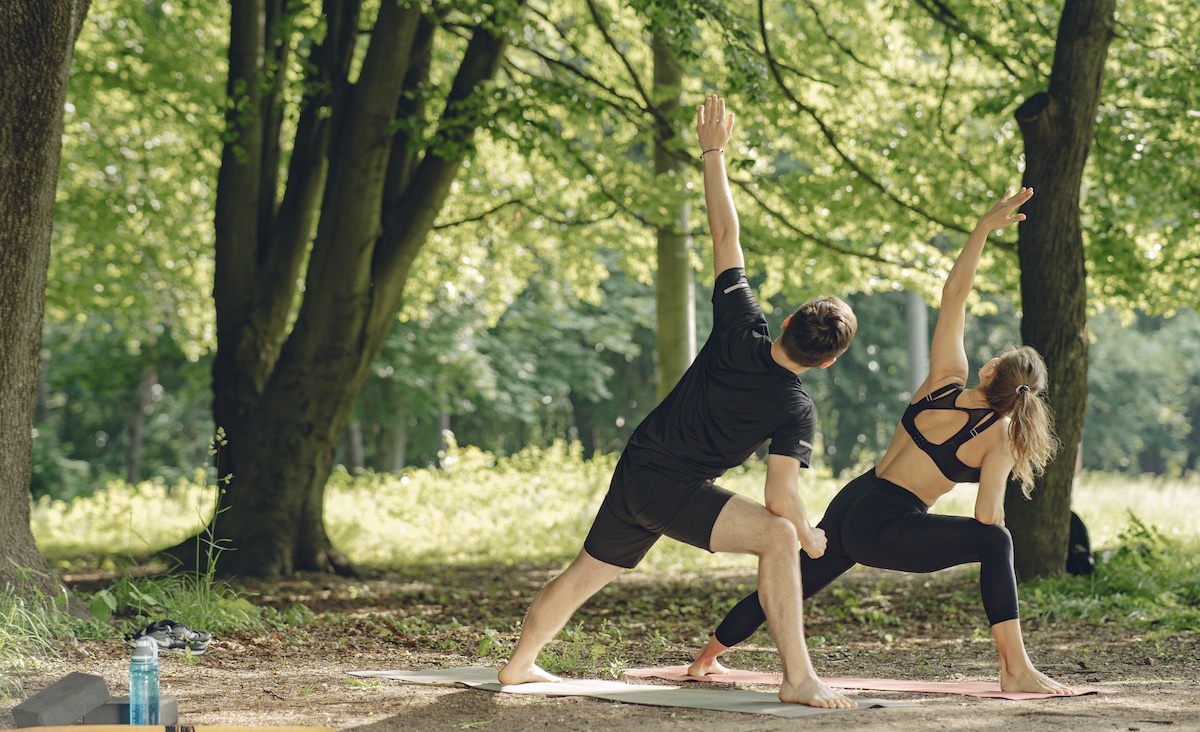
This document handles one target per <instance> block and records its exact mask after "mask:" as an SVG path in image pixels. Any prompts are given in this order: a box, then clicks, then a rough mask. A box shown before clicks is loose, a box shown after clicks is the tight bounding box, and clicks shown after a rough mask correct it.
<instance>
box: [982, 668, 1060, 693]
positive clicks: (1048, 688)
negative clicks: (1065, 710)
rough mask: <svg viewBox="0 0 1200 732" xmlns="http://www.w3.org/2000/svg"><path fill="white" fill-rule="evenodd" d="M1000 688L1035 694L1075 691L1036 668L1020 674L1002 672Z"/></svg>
mask: <svg viewBox="0 0 1200 732" xmlns="http://www.w3.org/2000/svg"><path fill="white" fill-rule="evenodd" d="M1000 688H1001V690H1003V691H1028V692H1032V693H1035V694H1061V695H1064V696H1065V695H1070V694H1074V693H1075V690H1074V689H1072V688H1071V687H1069V686H1067V685H1066V684H1060V683H1058V682H1057V681H1055V680H1054V679H1052V678H1050V677H1049V676H1047V675H1046V674H1044V673H1042V672H1041V671H1038V670H1037V669H1036V668H1029V669H1026V670H1025V671H1022V672H1019V673H1006V672H1004V671H1001V672H1000Z"/></svg>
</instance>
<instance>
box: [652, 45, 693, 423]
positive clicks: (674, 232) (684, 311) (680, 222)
mask: <svg viewBox="0 0 1200 732" xmlns="http://www.w3.org/2000/svg"><path fill="white" fill-rule="evenodd" d="M652 45H653V48H654V92H653V97H654V101H655V105H656V108H657V113H658V118H659V124H658V126H657V129H656V131H655V139H654V143H655V144H654V173H655V175H657V176H658V177H659V179H660V180H661V181H663V183H662V190H664V191H667V192H668V193H667V197H668V198H669V200H670V204H669V210H670V211H672V212H673V213H674V215H675V217H674V220H672V221H669V222H664V223H662V224H660V225H659V226H658V231H657V232H656V234H657V239H658V275H657V278H656V279H655V293H654V299H655V305H656V309H657V325H656V335H657V355H658V362H657V363H658V366H657V373H656V376H657V379H658V381H657V384H658V400H659V401H662V399H663V398H664V397H666V395H667V394H668V393H670V391H671V389H673V388H674V387H675V384H676V383H677V382H678V381H679V379H680V377H682V376H683V372H684V371H687V369H688V366H690V365H691V364H692V359H693V358H695V355H696V278H695V274H694V273H693V272H692V237H691V236H689V235H688V234H687V232H688V214H689V213H690V211H691V205H690V203H689V201H688V197H687V193H688V191H687V190H686V189H685V188H684V187H683V180H684V170H685V163H684V162H683V161H681V160H680V159H679V156H678V155H677V154H675V150H676V146H678V145H679V133H678V131H677V130H676V129H675V127H674V125H673V123H672V120H674V118H675V115H676V113H677V112H678V110H679V107H680V104H681V101H680V100H681V96H682V92H683V73H682V71H680V69H679V64H678V63H677V62H676V60H675V58H674V56H673V55H672V54H671V49H670V47H669V45H668V44H667V42H666V41H665V40H664V39H662V38H660V37H659V36H658V35H655V37H654V39H653V41H652Z"/></svg>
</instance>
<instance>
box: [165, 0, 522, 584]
mask: <svg viewBox="0 0 1200 732" xmlns="http://www.w3.org/2000/svg"><path fill="white" fill-rule="evenodd" d="M493 7H494V8H495V10H496V12H497V13H503V14H504V21H505V22H507V21H508V20H510V19H511V18H512V17H514V16H515V15H516V13H514V12H512V11H514V9H515V8H519V7H520V4H519V3H518V2H509V3H495V4H494V5H493ZM360 10H361V2H360V0H326V3H325V7H324V19H325V28H324V29H322V30H323V33H322V34H321V41H320V43H319V45H316V46H314V48H313V50H312V53H311V54H310V57H309V58H308V59H307V61H306V64H305V66H306V68H307V69H308V73H309V74H310V78H309V79H307V81H306V83H305V85H304V88H305V94H306V96H305V98H304V100H303V101H302V103H301V108H300V110H299V119H298V121H297V122H296V124H295V132H294V140H293V141H292V144H291V145H290V146H287V145H285V146H280V145H278V144H277V142H278V140H279V135H280V132H281V130H283V129H285V128H284V126H283V123H282V120H283V118H284V115H282V114H281V113H280V106H279V105H280V100H281V99H282V98H283V97H285V96H286V95H284V94H282V93H281V89H283V88H284V86H285V85H284V83H283V81H282V80H281V79H280V78H279V77H278V76H277V74H279V73H283V71H284V70H286V69H288V68H289V67H290V66H291V64H290V60H289V56H290V54H291V48H290V47H289V45H288V44H289V43H290V42H291V26H290V25H287V22H286V18H284V17H283V13H282V11H283V8H282V5H281V0H234V2H233V3H232V22H231V35H230V49H229V95H230V98H231V103H230V105H229V109H230V112H229V114H228V116H227V135H226V138H227V139H228V140H229V141H228V142H227V143H226V147H225V150H224V154H223V157H222V162H221V172H220V177H219V180H218V188H217V205H216V235H217V246H216V255H217V256H216V280H215V283H214V287H213V296H214V301H215V304H216V310H217V354H216V358H215V359H214V365H213V392H214V402H213V414H214V417H215V421H216V425H217V426H218V427H219V428H221V429H223V430H224V431H225V434H226V441H225V444H224V445H223V446H222V448H221V450H220V451H219V453H218V468H217V469H218V474H219V475H221V476H225V477H228V489H227V492H226V495H225V498H224V506H225V507H227V508H229V509H230V510H229V511H228V512H227V513H224V514H222V515H221V516H220V517H219V518H220V522H219V524H216V525H214V526H212V527H210V530H211V531H213V532H214V533H215V536H214V537H213V538H216V539H228V540H229V542H228V543H229V546H230V547H232V548H234V549H235V551H231V552H228V553H225V554H224V555H223V556H222V557H221V564H220V566H219V569H220V571H221V572H222V573H232V574H242V575H253V576H276V575H282V574H290V573H292V572H294V571H297V570H317V571H343V572H347V573H349V572H352V571H353V568H352V567H350V565H349V563H348V562H347V561H346V559H345V558H344V557H342V556H341V555H340V554H339V553H338V552H337V551H336V550H335V549H334V548H333V546H332V545H331V544H330V541H329V538H328V536H327V534H326V532H325V524H324V514H323V508H324V490H325V483H326V481H327V479H328V477H329V471H330V468H331V466H332V464H333V458H334V454H335V451H336V448H337V444H338V440H339V438H340V436H341V433H342V429H343V427H344V425H345V423H346V419H347V417H348V415H349V413H350V410H351V407H352V405H353V403H354V400H355V398H356V396H357V395H358V393H359V391H360V389H361V388H362V386H363V384H364V382H365V380H366V378H367V375H368V373H369V369H370V366H371V364H372V363H373V362H374V360H375V359H376V357H377V356H378V355H379V352H380V351H381V349H382V345H383V341H384V338H385V337H386V335H387V331H388V329H389V328H390V327H391V325H392V323H393V322H394V321H395V319H396V316H397V314H398V312H399V310H400V307H401V305H402V303H403V296H404V288H405V285H406V284H407V281H408V274H409V270H410V268H411V266H412V263H413V260H414V259H415V258H416V256H417V253H418V252H419V251H420V249H421V247H422V246H423V245H424V243H425V240H426V237H427V235H428V233H429V231H430V230H431V229H432V227H433V222H434V220H435V218H436V217H437V215H438V213H439V211H440V210H441V208H442V206H443V204H444V203H445V200H446V197H447V196H448V195H449V191H450V185H451V183H452V182H453V180H454V178H455V176H456V175H457V173H458V171H459V169H460V168H461V167H462V162H463V160H464V159H465V158H466V157H467V155H468V153H469V151H470V144H471V141H472V138H473V136H474V134H475V130H476V129H478V128H479V126H480V125H481V124H482V123H483V121H484V120H485V118H486V114H487V107H486V104H485V102H484V98H483V95H482V94H481V93H480V86H481V85H482V84H484V83H485V82H487V81H488V80H490V79H491V78H493V77H494V75H495V73H496V71H497V69H498V67H499V63H500V60H501V58H502V56H503V53H504V49H505V46H506V42H507V35H506V33H505V32H504V25H503V23H502V22H499V21H497V18H496V17H489V18H482V19H481V22H480V24H479V26H478V27H477V28H475V29H474V32H473V34H472V36H471V39H470V41H469V42H468V43H467V44H466V48H465V50H464V51H463V52H462V56H461V60H460V63H459V67H458V70H457V74H456V76H455V77H454V79H453V82H452V84H451V86H450V90H449V92H448V94H447V96H446V98H445V99H444V100H434V101H435V102H437V101H444V102H445V104H444V106H443V105H440V104H436V103H435V104H432V105H430V106H432V107H433V108H434V109H442V111H441V117H440V119H439V121H438V123H437V128H436V130H435V131H433V132H429V131H427V130H425V129H423V126H424V124H423V122H422V123H418V124H408V122H411V121H412V120H423V119H424V117H425V115H426V112H425V103H426V101H427V96H428V94H430V93H431V92H430V90H431V89H434V88H436V85H433V84H430V83H428V82H429V76H430V67H431V64H432V59H433V55H434V53H433V52H434V39H435V31H436V30H437V28H436V26H435V23H436V18H435V17H434V16H425V15H422V13H421V9H420V7H418V6H417V5H416V4H414V5H413V6H407V5H405V6H401V5H400V4H398V3H396V2H394V1H392V0H388V1H385V2H383V3H382V4H381V5H380V7H379V12H378V15H377V17H376V20H375V23H374V25H373V26H371V27H370V28H367V29H366V32H364V33H363V34H362V35H363V37H362V38H360V25H361V24H362V18H361V13H360ZM368 33H369V43H367V44H366V48H365V53H363V54H362V55H361V57H358V56H357V54H358V50H361V46H362V43H360V41H362V40H363V39H365V38H367V37H368V35H367V34H368ZM356 49H358V50H356ZM356 57H357V58H358V60H357V61H355V63H354V64H352V60H354V59H356ZM353 65H361V68H359V69H358V71H357V78H355V79H354V81H353V82H352V81H351V68H352V66H353ZM421 145H425V147H421ZM282 149H290V150H291V151H292V152H291V158H290V160H289V161H288V170H287V176H286V180H287V186H286V188H285V189H284V191H283V193H282V197H277V195H276V191H277V188H278V185H279V184H278V180H279V179H280V178H279V171H280V167H281V160H280V156H281V150H282ZM314 222H317V228H316V235H315V238H311V236H310V232H311V231H312V226H313V223H314ZM310 245H311V246H310ZM306 255H307V261H308V269H307V272H306V273H305V275H304V277H303V281H304V289H303V293H300V292H299V291H298V287H297V282H298V281H299V280H300V267H301V264H302V262H304V260H305V258H306ZM297 301H299V311H298V312H296V313H295V320H294V323H293V322H292V315H293V305H294V303H296V302H297ZM194 546H195V544H194V542H185V544H183V545H180V546H178V547H174V548H172V550H170V552H171V553H172V554H174V555H175V556H176V557H178V558H180V559H181V560H183V561H187V560H188V559H189V555H190V554H194Z"/></svg>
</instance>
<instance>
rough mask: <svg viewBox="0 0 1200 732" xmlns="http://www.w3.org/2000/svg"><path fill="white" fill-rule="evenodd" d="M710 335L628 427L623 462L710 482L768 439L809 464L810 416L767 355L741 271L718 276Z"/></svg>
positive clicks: (807, 403)
mask: <svg viewBox="0 0 1200 732" xmlns="http://www.w3.org/2000/svg"><path fill="white" fill-rule="evenodd" d="M712 301H713V330H712V334H711V335H709V337H708V342H707V343H705V344H704V347H703V348H702V349H700V353H699V354H698V355H697V356H696V360H695V361H694V362H693V363H692V365H691V367H689V368H688V370H687V372H686V373H685V374H684V375H683V378H682V379H680V380H679V383H678V384H676V386H675V388H674V389H672V390H671V393H670V394H668V395H667V398H666V399H664V400H663V401H662V403H661V404H659V405H658V406H657V407H655V409H654V411H652V412H651V413H650V414H649V415H648V416H647V417H646V419H645V420H643V421H642V423H641V424H640V425H638V427H637V429H636V430H634V433H633V436H632V437H631V438H630V439H629V444H628V445H627V446H626V448H625V455H624V457H625V459H626V460H627V461H629V464H630V467H633V468H635V469H640V468H649V469H652V470H657V471H659V472H661V473H664V474H666V475H667V476H669V477H673V478H678V479H681V480H685V481H690V480H696V479H699V480H711V479H713V478H716V477H718V476H720V475H721V474H722V473H724V472H725V471H726V470H728V469H729V468H732V467H734V466H736V465H741V464H742V463H743V462H745V461H746V459H747V458H749V457H750V455H752V454H753V453H754V451H755V450H757V449H758V447H759V445H761V444H762V443H763V442H764V441H766V440H768V439H770V440H771V446H770V452H771V453H772V454H775V455H788V456H791V457H794V458H796V459H797V460H799V461H800V464H801V465H802V466H804V467H808V464H809V460H810V458H811V456H812V441H813V433H814V431H815V430H816V413H815V409H814V407H813V403H812V399H811V398H810V397H809V396H808V394H806V393H805V392H804V389H803V388H801V383H800V379H799V377H797V376H796V375H795V374H793V373H792V372H791V371H788V370H787V369H785V368H784V367H782V366H780V365H779V364H778V363H776V362H775V360H774V359H772V358H771V336H770V333H769V331H768V330H767V321H766V318H764V317H763V313H762V310H761V309H760V308H759V306H758V302H757V301H755V299H754V295H753V294H752V293H751V292H750V285H749V283H748V282H746V272H745V270H744V269H742V268H740V267H734V268H732V269H727V270H725V271H724V272H722V273H721V274H720V275H719V276H718V277H717V281H716V285H715V287H714V289H713V298H712Z"/></svg>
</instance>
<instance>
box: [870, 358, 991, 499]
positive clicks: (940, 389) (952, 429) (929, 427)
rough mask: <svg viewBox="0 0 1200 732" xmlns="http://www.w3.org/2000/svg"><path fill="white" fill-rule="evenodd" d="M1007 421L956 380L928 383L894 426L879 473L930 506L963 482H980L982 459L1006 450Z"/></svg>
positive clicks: (877, 471)
mask: <svg viewBox="0 0 1200 732" xmlns="http://www.w3.org/2000/svg"><path fill="white" fill-rule="evenodd" d="M905 422H907V423H908V424H907V428H906V425H905ZM1006 422H1007V418H1006V417H998V416H997V415H996V414H995V413H994V412H992V411H991V410H989V409H988V408H987V405H986V402H984V401H983V397H982V395H981V394H979V393H978V392H977V391H975V390H971V389H963V388H962V384H961V382H960V381H958V380H956V379H948V380H944V383H941V384H937V385H934V386H933V387H930V386H929V385H928V384H925V385H923V386H922V388H921V390H919V391H918V392H917V399H915V400H914V401H913V402H911V403H910V405H909V408H908V409H907V410H906V412H905V418H904V419H903V420H901V422H900V423H899V424H898V425H896V430H895V432H894V433H893V434H892V440H891V442H890V443H889V444H888V449H887V452H886V453H884V456H883V458H882V459H881V460H880V461H879V464H878V465H877V466H876V468H875V474H876V475H878V476H879V477H881V478H884V479H885V480H888V481H891V482H892V483H895V484H896V485H899V486H902V487H904V488H907V489H908V490H909V491H911V492H912V493H914V494H915V495H916V496H917V497H919V498H920V499H921V500H922V501H924V502H925V505H927V506H932V505H933V504H934V502H935V501H936V500H937V499H938V498H940V497H941V496H943V495H945V494H946V493H948V492H950V491H951V490H952V489H953V488H954V486H955V485H957V484H958V483H959V482H978V480H979V466H980V465H982V463H983V459H984V457H985V456H986V455H987V454H988V453H989V452H990V451H992V450H996V449H1004V437H1003V433H1004V429H1005V427H1006V424H1005V423H1006ZM997 425H999V427H1000V428H999V429H996V427H997ZM972 428H973V429H972ZM918 440H921V441H922V442H923V445H924V446H922V444H918Z"/></svg>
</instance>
